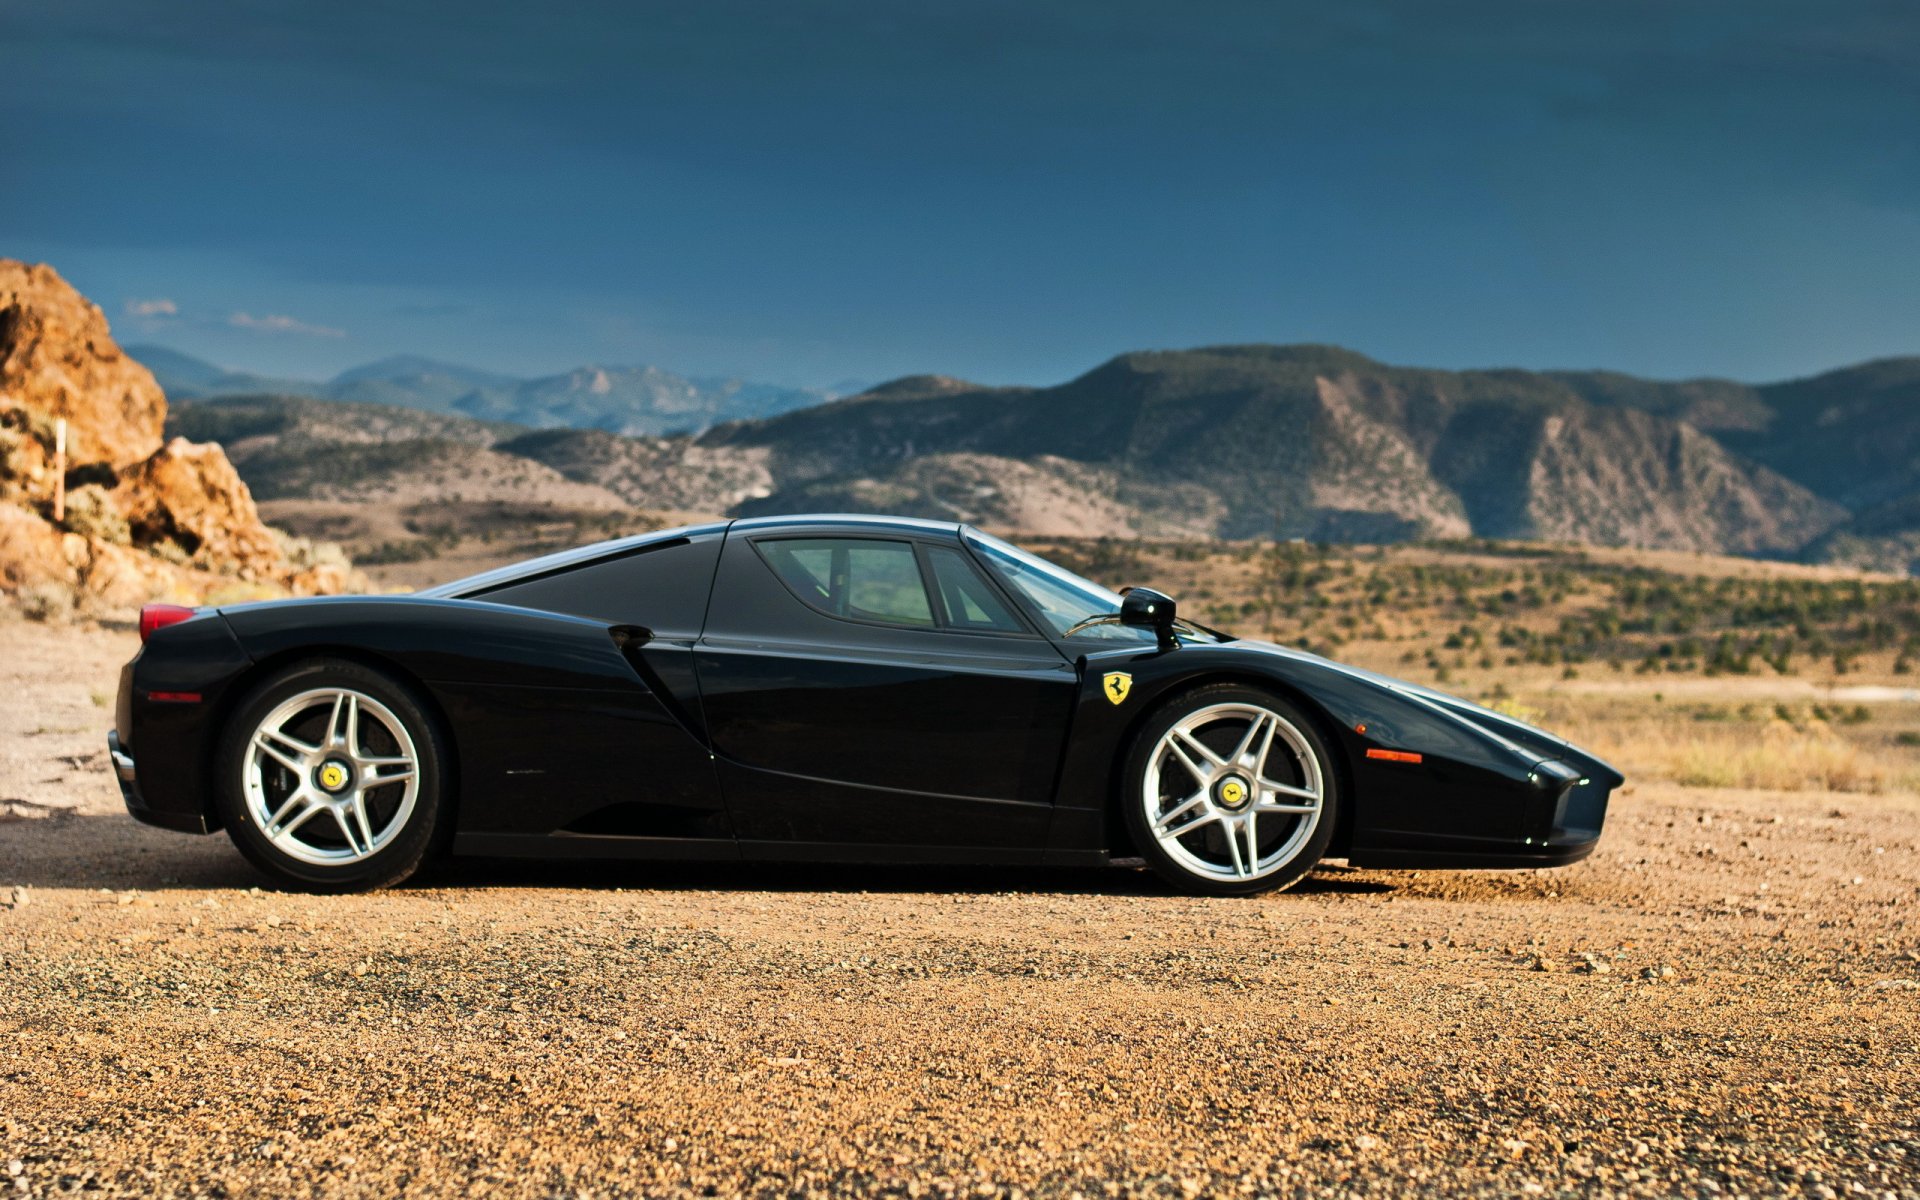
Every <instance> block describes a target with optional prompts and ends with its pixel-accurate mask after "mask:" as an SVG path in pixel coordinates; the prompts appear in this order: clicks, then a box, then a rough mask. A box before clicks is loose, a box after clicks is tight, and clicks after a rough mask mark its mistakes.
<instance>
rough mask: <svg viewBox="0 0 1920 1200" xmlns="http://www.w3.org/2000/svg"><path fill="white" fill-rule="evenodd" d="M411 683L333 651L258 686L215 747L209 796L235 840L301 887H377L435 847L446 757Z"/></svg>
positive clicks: (278, 877)
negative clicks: (214, 788) (214, 781)
mask: <svg viewBox="0 0 1920 1200" xmlns="http://www.w3.org/2000/svg"><path fill="white" fill-rule="evenodd" d="M444 745H445V744H444V741H443V739H442V737H441V735H440V732H439V729H438V727H437V725H436V724H435V722H434V720H433V718H432V716H431V715H430V714H429V713H428V711H427V710H426V707H425V706H424V705H423V704H422V703H421V701H420V700H419V699H418V697H416V696H415V694H414V693H413V691H412V689H411V688H408V687H406V686H405V685H404V684H402V683H400V682H399V681H398V680H395V679H392V678H390V677H389V676H388V675H386V674H385V673H384V672H381V671H377V670H375V669H373V668H371V667H369V666H366V665H364V664H362V663H357V662H352V661H348V660H342V659H315V660H312V661H310V662H304V663H299V664H297V665H295V666H292V667H289V668H287V669H286V670H283V671H281V672H279V673H278V674H276V675H274V676H273V677H272V678H270V679H268V680H266V681H265V682H263V683H262V684H260V685H259V686H258V687H256V688H255V689H254V690H253V691H252V692H251V693H249V694H248V696H247V697H246V698H245V699H244V700H242V701H241V702H240V704H239V706H238V707H237V709H236V710H235V712H234V716H233V719H232V721H231V722H230V723H229V725H228V727H227V730H226V732H225V734H224V735H223V737H222V739H221V744H220V749H219V751H218V779H217V783H218V791H217V793H216V795H215V803H216V804H217V806H218V807H219V810H220V816H221V819H222V821H223V822H224V823H225V825H226V827H227V831H228V833H229V835H230V836H231V837H232V838H233V841H234V844H235V845H236V846H238V847H239V849H240V852H241V853H242V854H244V855H246V857H247V858H248V860H249V861H251V862H252V863H253V864H254V865H255V866H256V867H258V868H260V869H261V870H262V871H264V872H266V873H267V874H268V875H270V876H272V877H273V878H274V879H275V881H276V882H279V883H281V884H284V885H287V886H290V887H295V888H299V889H302V890H307V891H328V892H344V891H357V890H361V889H366V888H379V887H386V886H388V885H390V884H394V883H398V882H399V881H401V880H403V879H405V878H406V877H407V876H409V875H411V874H412V873H413V872H414V871H415V870H416V869H418V867H419V866H420V864H421V862H422V861H424V860H425V858H426V857H427V854H428V852H429V851H430V850H431V849H432V848H433V847H434V844H435V835H436V831H437V828H438V825H439V822H440V820H441V817H442V814H443V811H444V809H445V805H444V803H443V800H444V797H443V795H442V789H443V786H444V784H443V781H444V780H445V778H446V775H445V770H444V764H445V763H446V761H447V754H446V752H445V749H444Z"/></svg>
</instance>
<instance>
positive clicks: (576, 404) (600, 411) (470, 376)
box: [128, 346, 842, 435]
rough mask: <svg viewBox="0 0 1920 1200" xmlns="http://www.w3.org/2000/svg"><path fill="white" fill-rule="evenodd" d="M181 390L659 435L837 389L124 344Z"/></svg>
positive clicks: (806, 401)
mask: <svg viewBox="0 0 1920 1200" xmlns="http://www.w3.org/2000/svg"><path fill="white" fill-rule="evenodd" d="M128 353H130V354H132V355H133V356H134V357H135V358H136V359H138V360H139V361H141V362H142V363H148V364H151V366H150V369H151V370H152V371H153V373H154V377H155V378H156V379H158V380H159V382H160V386H161V387H162V388H163V389H164V390H165V391H166V393H167V394H168V395H170V396H173V397H175V398H178V399H214V398H219V397H230V396H254V395H282V396H313V397H317V398H321V399H329V400H345V401H350V402H355V403H362V404H386V405H393V406H395V407H399V408H415V409H420V410H422V411H424V412H434V413H444V414H449V415H460V416H468V417H474V418H476V419H480V420H498V421H512V422H515V423H517V424H521V425H527V426H531V427H533V428H540V429H544V428H573V429H600V430H605V431H607V432H610V433H622V434H638V435H657V434H664V433H698V432H701V431H702V430H705V429H707V428H709V427H710V426H712V425H715V424H718V423H721V422H725V421H737V420H743V419H752V418H756V417H766V416H772V415H774V414H777V413H783V412H789V411H791V410H793V409H796V408H804V407H806V406H808V405H814V404H822V403H825V402H827V401H829V400H832V399H834V398H836V397H837V396H838V395H840V394H842V393H839V392H834V391H816V390H812V389H807V388H786V387H777V386H774V385H771V384H762V383H751V382H747V381H744V380H739V379H721V378H690V377H687V376H682V375H676V374H674V373H673V372H671V371H663V370H661V369H660V368H658V367H602V366H589V367H579V368H576V369H574V370H572V371H567V372H564V373H562V374H559V375H551V376H545V377H542V378H538V379H519V378H515V377H513V376H509V375H502V374H499V373H496V372H492V371H483V370H479V369H477V368H473V367H465V366H460V365H458V364H455V363H445V362H439V361H436V360H434V359H429V358H422V357H420V356H418V355H400V356H397V357H394V358H386V359H381V360H380V361H378V362H373V363H368V364H366V365H364V366H360V367H355V368H353V369H351V370H348V371H342V372H341V373H340V374H338V375H336V376H334V377H333V378H332V379H330V380H324V381H322V380H296V379H274V378H268V377H265V376H258V375H250V374H246V373H244V372H234V371H228V370H226V369H225V368H222V367H218V366H215V365H214V364H212V363H209V362H206V361H205V360H203V359H199V358H195V357H193V356H192V355H189V354H182V353H180V352H179V351H176V350H170V349H167V348H165V347H162V346H135V347H132V348H130V349H129V351H128Z"/></svg>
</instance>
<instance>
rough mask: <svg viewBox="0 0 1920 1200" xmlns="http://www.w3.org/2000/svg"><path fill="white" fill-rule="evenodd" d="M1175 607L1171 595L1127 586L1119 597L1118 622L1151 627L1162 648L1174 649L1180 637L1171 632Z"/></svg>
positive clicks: (1177, 646)
mask: <svg viewBox="0 0 1920 1200" xmlns="http://www.w3.org/2000/svg"><path fill="white" fill-rule="evenodd" d="M1177 607H1178V606H1177V605H1175V604H1174V602H1173V597H1172V596H1168V595H1165V594H1163V593H1161V592H1156V591H1154V590H1153V589H1152V588H1143V587H1136V588H1129V589H1127V594H1126V595H1125V596H1123V597H1121V599H1120V623H1121V624H1122V625H1132V626H1134V627H1136V628H1141V629H1151V630H1153V634H1154V637H1155V639H1156V640H1158V641H1159V643H1160V648H1161V649H1162V650H1175V649H1178V648H1179V646H1180V639H1179V638H1177V637H1175V636H1174V633H1173V627H1174V621H1175V620H1176V617H1177V614H1176V611H1175V610H1176V608H1177Z"/></svg>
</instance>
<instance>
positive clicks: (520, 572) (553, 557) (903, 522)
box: [415, 513, 960, 599]
mask: <svg viewBox="0 0 1920 1200" xmlns="http://www.w3.org/2000/svg"><path fill="white" fill-rule="evenodd" d="M730 529H738V530H740V531H741V532H743V533H761V532H767V531H772V530H780V529H796V530H797V529H805V530H808V531H810V532H819V531H827V530H834V529H844V530H849V531H852V530H861V531H868V530H887V531H894V532H899V533H943V534H948V535H952V534H955V533H957V532H958V531H959V529H960V523H959V522H957V521H924V520H921V519H920V518H918V517H886V516H873V515H868V514H864V513H802V514H798V515H795V516H787V517H745V518H741V519H739V520H734V521H714V522H711V523H709V524H705V525H682V526H678V527H676V528H673V529H657V530H654V531H653V532H652V533H637V534H634V535H632V536H631V537H623V538H614V539H613V540H611V541H605V542H595V543H593V544H592V545H590V546H576V547H574V548H573V549H571V550H562V551H559V552H558V553H555V554H546V555H542V556H540V557H539V558H529V559H525V560H523V561H521V562H517V563H508V564H507V565H506V566H504V567H496V568H494V569H493V570H491V571H482V572H481V573H480V574H478V575H469V576H467V577H466V578H464V579H455V580H453V581H451V582H449V583H443V584H440V585H439V586H437V587H430V588H425V589H423V590H421V591H419V592H416V593H415V595H418V596H424V597H427V598H429V599H457V598H459V597H461V596H471V595H473V594H474V593H476V592H486V591H491V590H493V589H494V588H497V587H502V586H504V585H506V584H509V583H517V582H519V581H521V580H524V579H531V578H533V577H534V576H538V575H552V574H554V573H555V572H558V571H566V570H570V569H572V568H574V567H583V566H585V565H587V564H588V563H592V562H599V561H600V560H602V559H607V558H618V557H619V556H621V555H623V554H627V553H630V552H632V551H635V550H641V549H645V548H646V547H648V546H651V545H654V544H656V543H659V542H668V541H675V540H677V539H680V538H690V537H697V536H700V535H703V534H710V533H720V532H723V531H726V530H730Z"/></svg>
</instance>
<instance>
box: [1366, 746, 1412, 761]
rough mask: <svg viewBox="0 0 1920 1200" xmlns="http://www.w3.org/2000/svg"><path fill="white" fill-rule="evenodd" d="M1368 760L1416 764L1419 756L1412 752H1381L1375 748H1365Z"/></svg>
mask: <svg viewBox="0 0 1920 1200" xmlns="http://www.w3.org/2000/svg"><path fill="white" fill-rule="evenodd" d="M1367 757H1368V758H1377V759H1379V760H1380V761H1382V762H1403V763H1417V762H1420V761H1421V756H1420V755H1419V754H1417V753H1415V752H1414V751H1412V750H1382V749H1380V748H1379V747H1377V746H1369V747H1368V748H1367Z"/></svg>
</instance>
